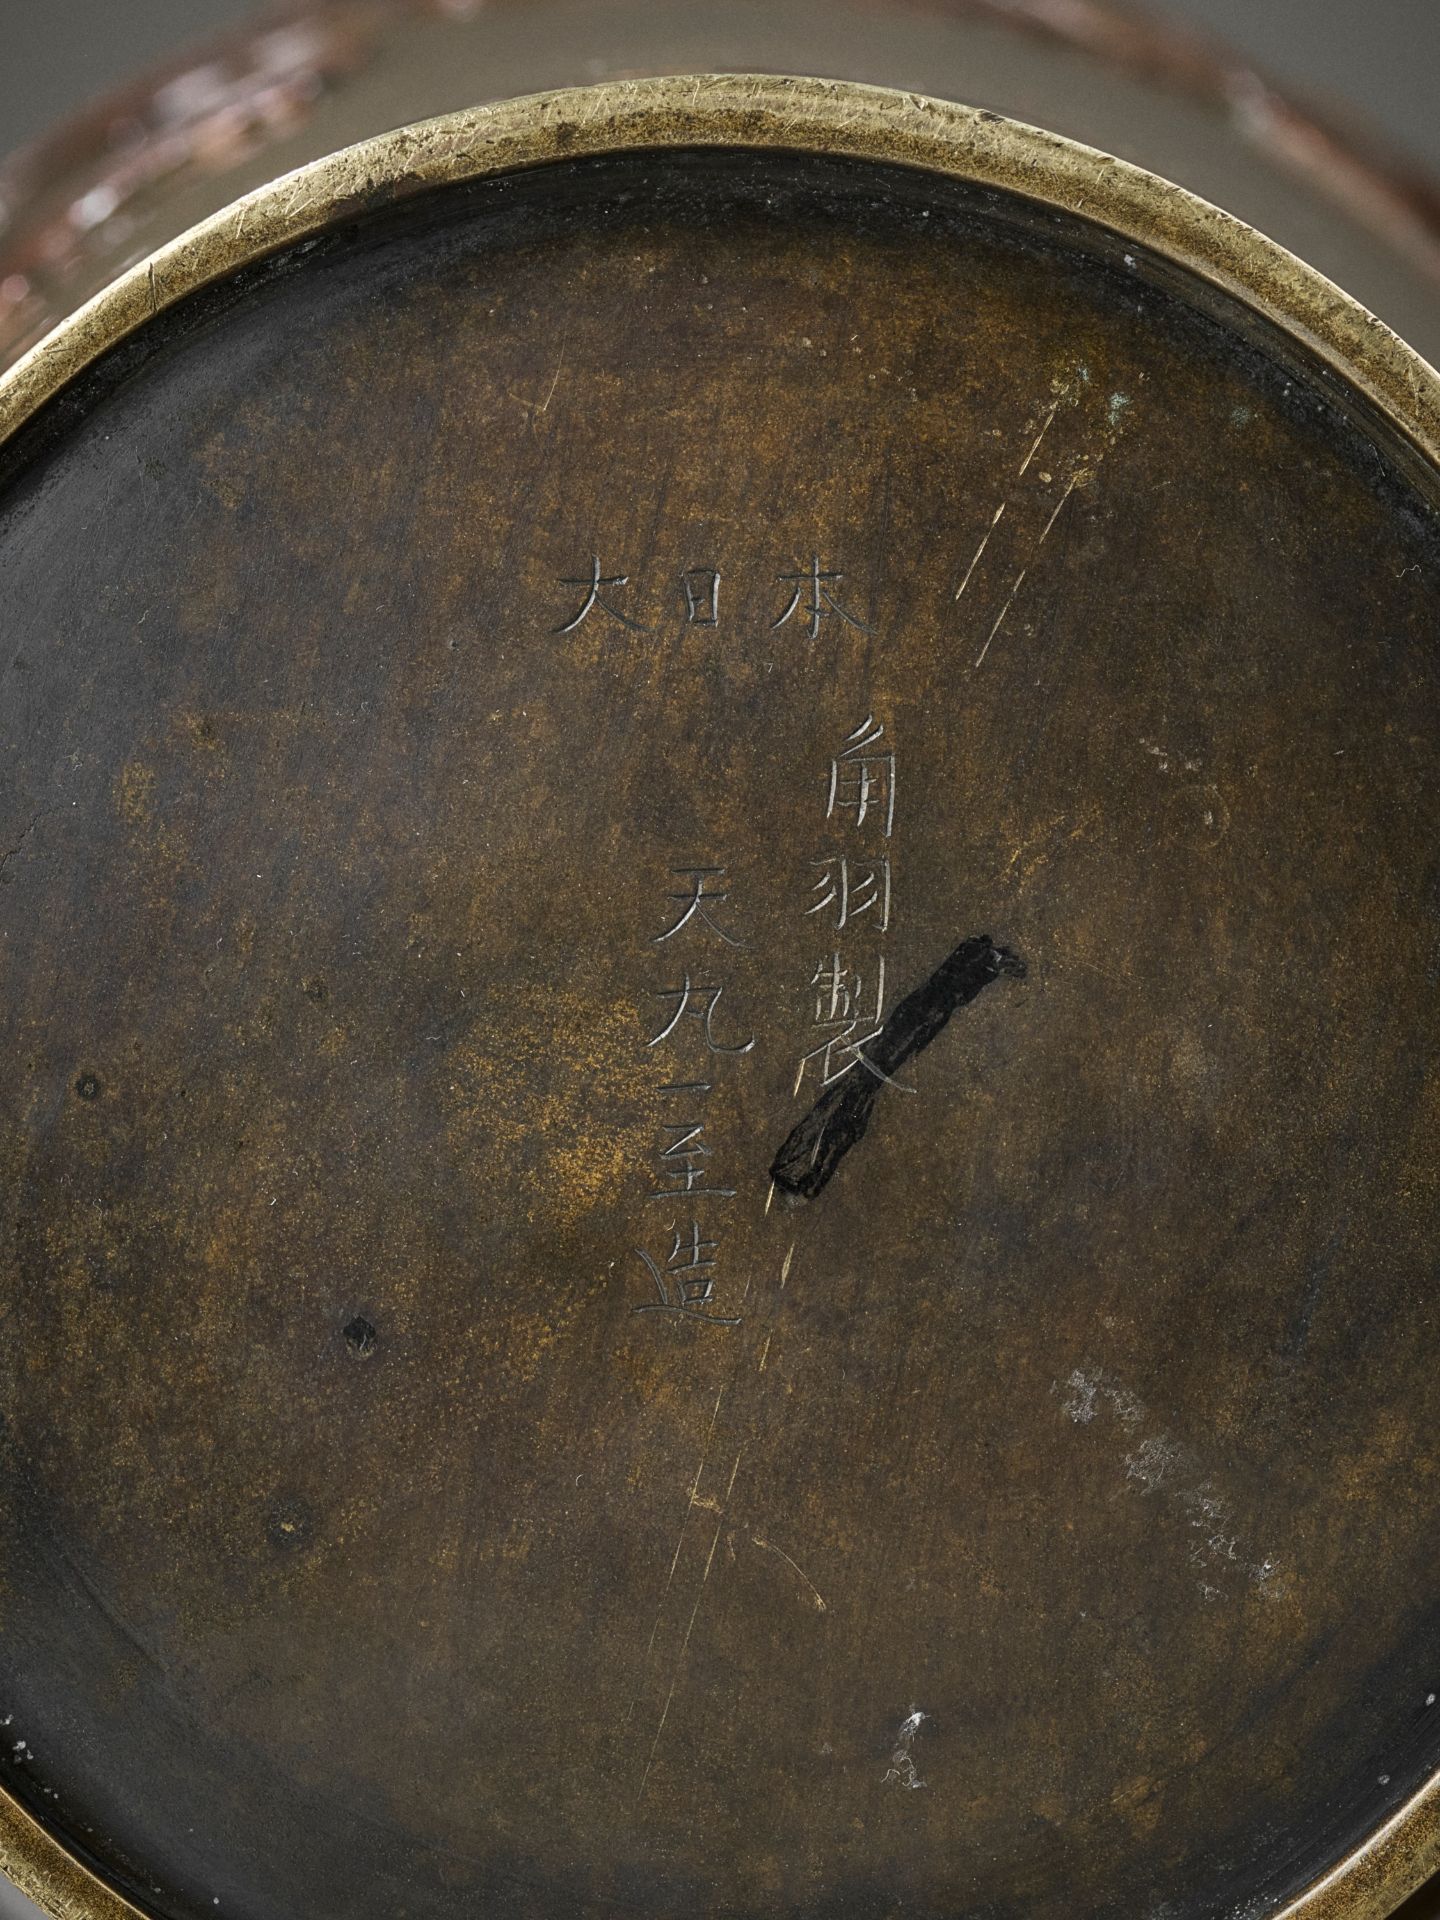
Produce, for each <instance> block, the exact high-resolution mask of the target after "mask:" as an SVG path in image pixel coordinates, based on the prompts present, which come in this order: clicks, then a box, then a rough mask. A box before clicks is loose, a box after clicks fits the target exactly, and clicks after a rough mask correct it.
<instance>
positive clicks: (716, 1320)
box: [630, 1220, 740, 1327]
mask: <svg viewBox="0 0 1440 1920" xmlns="http://www.w3.org/2000/svg"><path fill="white" fill-rule="evenodd" d="M670 1234H671V1240H672V1245H671V1248H670V1254H669V1258H668V1259H667V1260H666V1262H665V1264H664V1266H663V1267H662V1266H661V1265H660V1263H659V1261H658V1260H656V1259H655V1258H654V1256H653V1255H651V1254H649V1253H647V1252H646V1251H645V1249H644V1248H643V1247H636V1248H635V1253H636V1255H637V1257H638V1258H639V1259H640V1260H641V1261H643V1262H644V1265H645V1269H646V1271H647V1272H648V1273H649V1275H650V1278H651V1279H652V1280H653V1281H654V1283H655V1292H656V1295H657V1298H656V1299H654V1300H647V1301H646V1302H645V1303H644V1304H643V1305H642V1306H638V1307H632V1308H631V1309H630V1311H631V1312H632V1313H682V1314H688V1315H689V1316H690V1317H691V1318H692V1319H696V1320H709V1321H710V1322H711V1323H712V1324H713V1325H715V1326H718V1327H738V1326H739V1324H740V1317H739V1315H738V1314H720V1313H707V1312H706V1311H705V1309H706V1308H707V1307H708V1306H709V1305H710V1303H711V1301H712V1300H713V1299H714V1297H715V1279H714V1273H713V1269H714V1267H715V1264H716V1261H715V1255H716V1254H717V1252H718V1251H719V1244H720V1243H719V1242H718V1241H717V1240H702V1239H701V1237H700V1228H699V1225H698V1224H697V1223H696V1222H695V1221H694V1220H692V1221H691V1222H690V1228H689V1232H688V1233H687V1234H682V1233H681V1232H680V1230H679V1228H678V1227H676V1226H675V1225H674V1224H673V1223H672V1225H671V1228H670ZM667 1281H671V1282H673V1287H672V1286H670V1285H667V1284H666V1283H667Z"/></svg>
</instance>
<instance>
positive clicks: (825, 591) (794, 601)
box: [770, 554, 871, 640]
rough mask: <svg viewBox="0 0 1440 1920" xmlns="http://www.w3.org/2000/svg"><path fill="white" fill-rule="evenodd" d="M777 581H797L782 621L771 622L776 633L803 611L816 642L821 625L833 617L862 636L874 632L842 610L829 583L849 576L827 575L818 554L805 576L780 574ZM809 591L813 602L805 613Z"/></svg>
mask: <svg viewBox="0 0 1440 1920" xmlns="http://www.w3.org/2000/svg"><path fill="white" fill-rule="evenodd" d="M775 578H776V580H777V582H781V581H783V582H786V583H789V582H791V581H793V582H794V583H795V591H794V592H793V593H792V594H791V596H790V604H789V606H788V607H786V609H785V611H784V612H783V613H782V614H781V616H780V618H779V619H778V620H772V621H771V623H770V627H771V631H772V632H773V631H774V630H775V628H776V627H783V626H784V624H785V622H786V621H787V620H789V619H790V618H791V617H792V616H793V615H794V614H796V613H799V612H801V611H803V612H804V614H805V618H806V619H807V620H808V621H809V622H810V638H811V639H812V640H818V639H819V637H820V622H821V621H822V620H824V619H825V618H826V617H827V616H828V615H829V614H832V613H833V614H838V615H839V617H840V618H841V619H842V620H844V621H845V622H846V623H847V625H849V626H852V627H854V628H856V630H857V631H858V632H860V633H869V632H871V628H869V627H867V626H866V624H865V622H864V621H863V620H857V619H856V618H855V616H854V614H853V613H847V612H846V610H845V608H844V607H842V606H841V604H840V602H839V601H838V600H837V599H836V597H835V595H834V594H833V593H832V592H831V590H830V586H829V584H828V583H829V582H831V581H834V580H843V579H844V578H845V576H844V574H843V573H826V572H823V571H822V570H821V566H820V557H819V555H818V554H817V555H816V556H815V558H814V559H813V560H812V561H811V562H810V565H809V567H808V568H807V570H806V571H805V572H804V573H777V574H776V576H775ZM807 587H808V588H809V589H810V598H809V599H808V600H806V601H805V605H804V607H803V609H802V607H801V601H802V600H803V599H804V596H805V589H806V588H807Z"/></svg>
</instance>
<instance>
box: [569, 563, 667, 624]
mask: <svg viewBox="0 0 1440 1920" xmlns="http://www.w3.org/2000/svg"><path fill="white" fill-rule="evenodd" d="M560 584H561V586H562V587H584V589H585V598H584V600H583V601H582V602H581V605H580V611H579V612H578V613H577V614H576V615H575V618H574V619H573V620H567V621H566V622H565V624H564V625H563V626H560V627H552V628H551V632H552V633H573V632H574V631H575V629H576V628H577V627H578V626H579V625H580V623H581V621H582V620H588V619H589V617H590V615H591V614H592V613H593V612H594V611H595V609H596V608H597V607H598V608H599V609H600V611H601V612H602V613H608V614H609V616H610V618H611V619H612V620H618V621H619V622H620V625H621V626H622V627H629V628H630V629H631V631H632V632H633V633H644V632H645V631H646V629H645V628H644V626H642V624H641V623H640V621H638V620H632V619H631V618H630V616H629V614H627V613H621V611H620V609H619V608H618V607H612V606H611V604H610V602H609V601H608V600H606V599H605V598H604V596H603V595H602V593H601V588H602V587H628V586H629V584H630V576H629V574H628V573H610V574H602V573H601V571H600V556H599V554H596V555H595V557H594V559H593V560H592V561H591V563H590V574H589V577H588V579H579V578H576V577H575V576H574V575H567V576H566V577H565V578H564V579H562V580H561V582H560Z"/></svg>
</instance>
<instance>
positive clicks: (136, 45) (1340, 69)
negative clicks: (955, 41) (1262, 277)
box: [0, 0, 1440, 1920]
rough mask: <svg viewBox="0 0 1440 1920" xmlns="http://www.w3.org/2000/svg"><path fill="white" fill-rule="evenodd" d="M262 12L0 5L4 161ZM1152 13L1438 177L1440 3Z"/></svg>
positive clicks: (1214, 2) (202, 5)
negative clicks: (93, 104) (1201, 35)
mask: <svg viewBox="0 0 1440 1920" xmlns="http://www.w3.org/2000/svg"><path fill="white" fill-rule="evenodd" d="M776 3H777V5H783V0H776ZM255 10H256V9H255V7H254V5H253V4H252V0H0V156H3V155H5V154H7V153H9V152H10V151H11V150H12V149H14V148H15V147H18V146H20V145H22V144H23V143H24V142H25V141H27V140H30V139H32V138H33V137H34V136H35V135H37V134H39V133H41V132H43V131H44V130H45V129H46V128H47V127H48V126H51V125H52V124H53V123H54V122H55V121H56V120H58V119H60V118H61V117H62V116H63V115H65V114H67V113H69V112H71V111H72V110H73V109H74V108H76V107H78V106H80V105H82V104H83V103H84V101H85V100H86V99H87V98H88V97H89V96H90V95H92V94H94V93H96V92H98V91H101V90H104V89H106V88H109V87H111V86H113V85H114V84H116V83H117V82H118V81H120V80H122V79H123V78H125V77H126V76H128V75H130V74H133V73H136V72H138V71H141V70H143V69H144V68H145V67H146V66H147V65H149V64H150V63H152V62H154V61H156V60H159V59H162V58H164V57H166V56H167V55H169V54H171V53H173V52H175V51H176V50H177V49H179V48H181V47H182V46H183V45H184V44H185V43H186V42H187V41H194V40H203V39H204V38H205V37H206V36H207V35H209V34H213V33H215V32H217V31H222V30H224V29H225V28H227V27H231V26H235V25H237V24H239V23H240V22H241V21H243V20H245V19H246V18H247V17H248V16H250V15H252V14H253V13H254V12H255ZM1152 11H1154V12H1156V13H1158V14H1161V15H1168V16H1170V17H1171V18H1173V19H1176V20H1179V21H1181V22H1184V23H1187V24H1189V25H1191V26H1194V27H1197V28H1200V29H1202V30H1204V31H1207V32H1210V33H1213V34H1216V35H1219V36H1220V37H1222V38H1224V39H1226V40H1228V41H1229V42H1230V44H1231V45H1232V46H1234V47H1236V48H1237V49H1238V50H1239V51H1240V52H1242V53H1244V54H1246V55H1248V56H1249V58H1250V59H1251V60H1253V61H1254V62H1255V63H1256V64H1257V65H1258V66H1259V67H1260V68H1261V69H1262V70H1263V71H1265V72H1266V73H1267V74H1268V75H1270V77H1272V78H1273V79H1274V80H1276V81H1277V82H1279V83H1280V84H1281V85H1282V86H1283V87H1284V88H1285V89H1286V90H1287V91H1289V92H1290V93H1292V94H1297V95H1301V96H1304V97H1306V98H1308V99H1310V100H1313V101H1315V102H1317V103H1319V104H1322V105H1324V104H1328V105H1331V106H1337V107H1339V108H1340V109H1341V111H1342V112H1344V113H1346V114H1349V115H1352V116H1353V115H1358V116H1360V117H1361V118H1362V119H1368V120H1369V121H1370V122H1371V123H1372V124H1373V125H1374V126H1375V127H1376V128H1377V129H1378V130H1379V132H1380V133H1381V134H1382V135H1384V136H1385V138H1386V139H1387V140H1388V141H1389V142H1390V143H1391V144H1392V145H1393V146H1396V147H1399V148H1401V149H1408V150H1409V151H1410V153H1412V154H1413V155H1414V156H1415V157H1416V158H1417V159H1419V160H1421V161H1423V162H1425V163H1427V164H1428V165H1430V166H1431V167H1433V168H1434V169H1435V170H1436V171H1437V172H1440V113H1437V112H1436V108H1435V96H1436V82H1437V80H1440V0H1153V3H1152ZM0 1920H38V1909H37V1908H35V1907H32V1906H31V1904H30V1903H29V1901H27V1900H25V1899H23V1898H22V1897H21V1896H20V1895H19V1894H18V1893H15V1892H14V1891H13V1890H11V1889H9V1888H8V1887H6V1886H5V1885H4V1884H3V1881H0Z"/></svg>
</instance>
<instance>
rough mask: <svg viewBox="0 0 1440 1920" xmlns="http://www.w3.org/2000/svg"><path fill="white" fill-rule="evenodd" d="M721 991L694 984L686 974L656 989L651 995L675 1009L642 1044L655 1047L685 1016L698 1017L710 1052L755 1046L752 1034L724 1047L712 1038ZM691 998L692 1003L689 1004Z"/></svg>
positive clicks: (735, 1050) (732, 1050)
mask: <svg viewBox="0 0 1440 1920" xmlns="http://www.w3.org/2000/svg"><path fill="white" fill-rule="evenodd" d="M724 991H725V989H724V988H723V987H697V986H695V985H694V984H693V983H692V981H691V979H690V975H689V974H688V973H686V974H685V975H684V977H683V979H682V981H681V984H680V985H679V986H678V987H662V988H659V989H657V991H656V994H655V998H656V999H657V1000H673V1001H674V1002H675V1011H674V1013H673V1014H672V1015H671V1016H670V1018H669V1020H668V1021H667V1022H666V1023H665V1025H664V1026H663V1027H662V1028H661V1029H660V1031H659V1033H657V1034H656V1035H655V1037H654V1039H653V1040H647V1041H646V1043H645V1044H646V1046H647V1047H658V1046H659V1044H660V1042H661V1041H662V1040H668V1039H669V1038H670V1036H671V1034H672V1033H674V1031H675V1029H676V1028H677V1027H678V1026H679V1024H680V1022H681V1021H682V1020H684V1019H685V1018H687V1016H688V1018H690V1019H691V1020H698V1021H699V1022H700V1024H701V1026H702V1027H703V1028H704V1032H705V1044H706V1046H707V1047H708V1048H709V1049H710V1051H711V1053H749V1051H750V1049H751V1048H752V1047H753V1046H754V1045H755V1037H754V1035H753V1034H752V1035H751V1037H750V1038H749V1039H748V1040H744V1041H740V1042H738V1043H737V1044H736V1045H734V1046H724V1045H722V1044H721V1042H720V1041H718V1040H717V1039H716V1038H715V1027H714V1022H715V1009H716V1007H717V1006H719V1004H720V996H721V994H722V993H724ZM692 1001H693V1002H694V1003H695V1004H694V1005H692V1004H691V1002H692Z"/></svg>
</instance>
